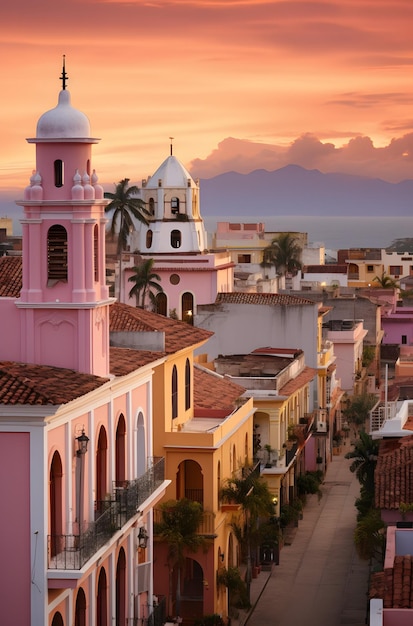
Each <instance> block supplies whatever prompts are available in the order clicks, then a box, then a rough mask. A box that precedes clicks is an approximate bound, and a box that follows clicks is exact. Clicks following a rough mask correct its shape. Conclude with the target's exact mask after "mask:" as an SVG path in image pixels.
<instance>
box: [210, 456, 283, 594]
mask: <svg viewBox="0 0 413 626" xmlns="http://www.w3.org/2000/svg"><path fill="white" fill-rule="evenodd" d="M221 499H222V500H223V501H224V502H230V503H231V502H232V503H236V504H240V505H241V507H242V510H243V513H244V519H243V521H242V522H241V523H240V522H239V521H238V520H237V519H234V520H233V522H232V524H231V525H232V528H233V530H234V533H235V536H236V537H237V539H238V541H239V542H240V544H241V546H242V547H243V548H244V552H245V551H246V552H247V573H246V583H247V598H248V602H250V599H251V597H250V589H251V578H252V572H251V543H252V542H253V540H254V539H258V537H259V532H258V522H259V519H260V518H266V519H267V520H268V519H269V518H270V517H271V516H273V515H274V504H273V500H272V496H271V493H270V491H269V489H268V485H267V483H266V482H265V481H264V480H262V479H261V478H260V476H259V474H257V473H256V471H254V470H252V469H251V468H243V476H242V477H241V478H236V477H233V478H229V479H228V480H227V481H226V483H225V484H224V486H223V488H222V489H221Z"/></svg>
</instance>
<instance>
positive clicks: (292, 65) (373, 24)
mask: <svg viewBox="0 0 413 626" xmlns="http://www.w3.org/2000/svg"><path fill="white" fill-rule="evenodd" d="M1 21H2V26H1V35H0V42H1V46H0V54H1V68H2V70H1V75H2V86H3V89H2V98H1V104H0V107H1V113H2V115H1V151H0V191H1V190H2V191H5V190H7V189H8V188H16V187H18V188H23V187H24V186H26V184H27V183H28V180H29V177H30V174H31V171H32V169H33V167H34V148H33V146H32V145H28V144H27V143H26V141H25V138H26V137H32V136H34V134H35V128H36V123H37V120H38V118H39V117H40V115H41V114H42V113H43V112H44V111H46V110H48V109H50V108H53V107H54V106H55V105H56V103H57V95H58V91H59V89H60V81H59V76H60V73H61V64H62V55H63V54H65V55H66V69H67V73H68V76H69V81H68V89H69V91H70V92H71V95H72V104H73V105H74V106H75V107H77V108H79V109H80V110H82V111H83V112H84V113H86V114H87V115H88V117H89V119H90V121H91V126H92V134H93V136H97V137H101V138H102V141H101V143H100V144H99V145H98V146H97V147H96V148H94V166H95V167H96V169H97V172H98V174H99V177H100V181H101V182H102V183H113V182H115V181H118V180H120V179H121V178H123V177H128V178H130V179H131V181H132V182H134V183H135V182H136V183H137V184H138V185H140V182H141V179H142V177H146V176H148V175H150V174H152V173H153V172H154V170H155V169H156V168H157V166H158V165H159V164H160V163H161V162H162V161H163V159H164V158H165V157H166V156H167V155H168V153H169V146H168V144H169V139H168V138H169V136H173V137H174V154H176V156H177V157H178V158H179V159H180V160H181V161H182V162H183V163H184V164H186V165H187V166H188V167H189V169H190V170H191V172H192V173H193V175H194V176H199V177H201V178H208V177H210V176H215V175H216V174H219V173H221V172H223V171H228V170H232V169H233V170H237V171H240V172H247V171H251V170H253V169H257V168H262V167H263V168H265V169H268V170H274V169H277V168H278V167H282V166H283V165H286V164H288V163H296V164H299V165H302V166H303V167H307V168H318V169H320V170H321V171H341V172H348V173H357V174H366V175H368V176H377V177H381V178H384V179H386V180H391V181H394V182H397V181H399V180H402V179H405V178H413V72H412V64H413V36H412V31H413V1H412V0H388V1H387V0H329V1H323V0H319V1H318V2H313V1H311V0H308V1H307V0H303V1H301V2H295V1H290V0H287V1H284V2H282V1H281V2H277V1H275V2H269V1H266V0H263V1H262V2H254V1H252V0H250V1H248V0H205V1H204V0H194V1H190V0H176V1H174V0H169V1H162V0H147V1H144V0H128V1H127V2H123V1H122V0H114V1H111V0H107V1H105V0H95V1H93V0H66V1H65V2H59V1H57V0H36V2H33V0H12V1H10V2H8V3H7V5H6V6H2V15H1Z"/></svg>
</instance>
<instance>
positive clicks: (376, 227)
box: [204, 206, 413, 250]
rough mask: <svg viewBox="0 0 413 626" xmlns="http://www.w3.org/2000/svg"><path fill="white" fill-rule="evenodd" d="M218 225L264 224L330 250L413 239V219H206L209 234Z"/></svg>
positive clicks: (269, 228)
mask: <svg viewBox="0 0 413 626" xmlns="http://www.w3.org/2000/svg"><path fill="white" fill-rule="evenodd" d="M217 222H240V223H243V224H246V223H251V222H253V223H255V222H263V223H264V224H265V230H266V231H267V232H268V231H270V232H271V231H273V232H288V231H296V232H303V233H308V242H309V243H323V244H324V246H325V248H326V250H339V249H341V248H387V247H388V246H390V245H391V244H392V243H393V241H394V240H395V239H404V238H406V237H411V238H412V239H413V206H412V217H399V216H395V217H335V216H334V217H325V216H323V217H317V216H302V215H280V216H278V217H273V216H265V217H256V216H253V217H246V216H243V217H233V216H231V217H204V223H205V228H206V230H207V232H208V233H211V232H214V231H215V230H216V224H217Z"/></svg>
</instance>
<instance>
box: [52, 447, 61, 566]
mask: <svg viewBox="0 0 413 626" xmlns="http://www.w3.org/2000/svg"><path fill="white" fill-rule="evenodd" d="M62 476H63V469H62V460H61V458H60V454H59V453H58V452H57V451H56V452H55V453H54V455H53V458H52V464H51V466H50V495H49V501H50V555H51V556H56V554H59V553H60V551H61V547H62V546H61V537H62V535H63V493H62Z"/></svg>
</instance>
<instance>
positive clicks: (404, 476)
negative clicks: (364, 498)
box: [374, 435, 413, 510]
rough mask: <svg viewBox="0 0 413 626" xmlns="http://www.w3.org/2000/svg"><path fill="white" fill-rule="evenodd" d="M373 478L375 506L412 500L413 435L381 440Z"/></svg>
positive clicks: (394, 505) (395, 505) (395, 507)
mask: <svg viewBox="0 0 413 626" xmlns="http://www.w3.org/2000/svg"><path fill="white" fill-rule="evenodd" d="M374 480H375V501H376V507H377V508H380V509H387V510H398V509H399V507H400V504H401V503H402V502H413V435H408V436H406V437H402V438H401V439H393V440H391V439H390V440H384V441H382V442H381V444H380V448H379V457H378V460H377V466H376V471H375V475H374Z"/></svg>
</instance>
